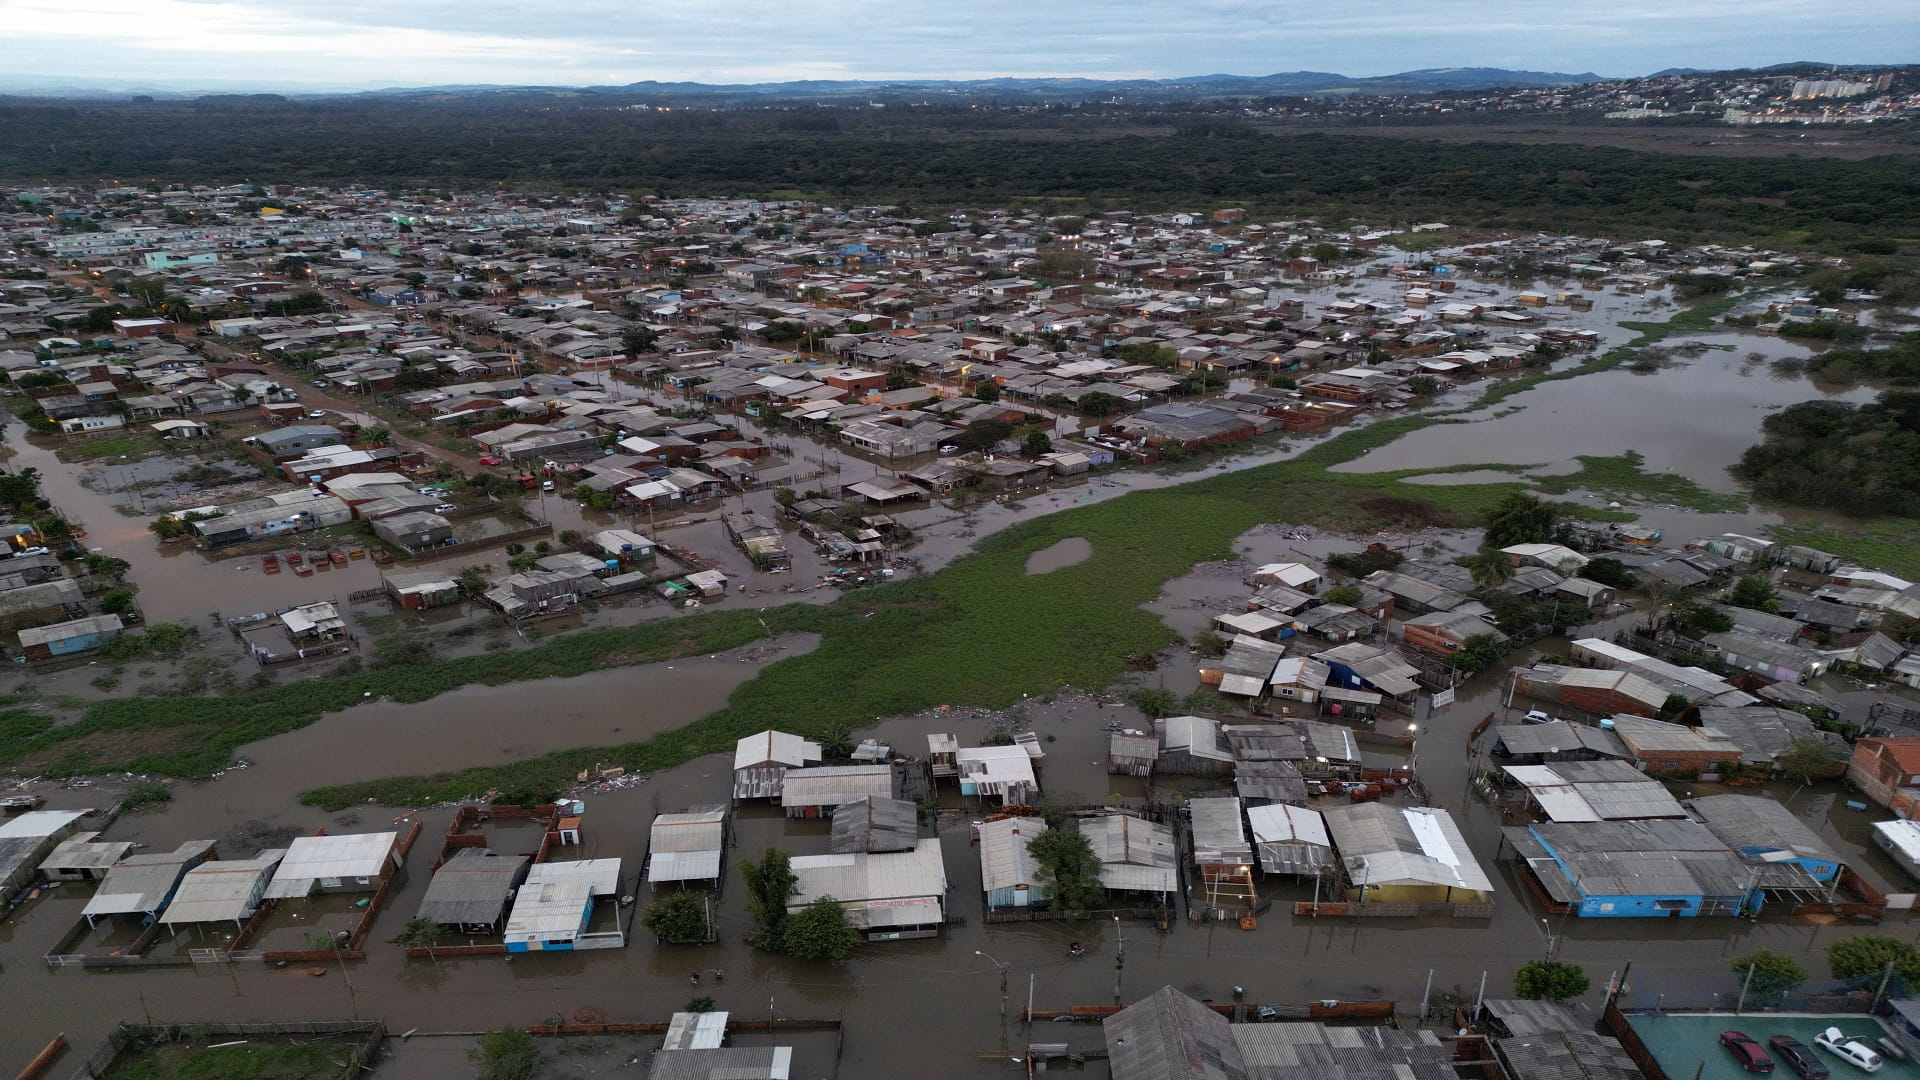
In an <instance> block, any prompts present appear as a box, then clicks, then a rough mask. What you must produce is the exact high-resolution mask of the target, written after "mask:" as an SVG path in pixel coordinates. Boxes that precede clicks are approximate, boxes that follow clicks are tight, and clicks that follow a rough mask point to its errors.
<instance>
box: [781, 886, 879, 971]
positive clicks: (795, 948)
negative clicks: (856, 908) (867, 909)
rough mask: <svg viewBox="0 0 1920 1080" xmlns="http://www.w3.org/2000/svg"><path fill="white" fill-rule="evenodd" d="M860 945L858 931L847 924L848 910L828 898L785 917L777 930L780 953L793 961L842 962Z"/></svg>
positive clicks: (838, 902) (822, 898)
mask: <svg viewBox="0 0 1920 1080" xmlns="http://www.w3.org/2000/svg"><path fill="white" fill-rule="evenodd" d="M858 944H860V931H858V930H855V929H854V928H853V926H852V924H850V923H848V922H847V909H846V908H844V907H841V906H840V901H838V900H835V899H834V898H833V897H831V896H822V897H818V898H816V899H815V900H814V901H813V902H811V903H809V904H808V905H807V906H806V907H803V908H801V909H800V910H799V911H796V912H794V913H793V914H791V915H789V916H787V920H786V923H785V924H784V925H783V926H782V927H781V929H780V951H781V952H783V953H786V954H787V955H788V956H791V957H793V958H794V959H796V960H845V959H846V958H847V957H849V956H851V955H853V948H854V946H856V945H858Z"/></svg>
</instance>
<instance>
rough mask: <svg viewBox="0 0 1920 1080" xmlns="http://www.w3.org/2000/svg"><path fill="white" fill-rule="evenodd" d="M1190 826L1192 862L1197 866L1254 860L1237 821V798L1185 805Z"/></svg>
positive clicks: (1239, 820) (1238, 804)
mask: <svg viewBox="0 0 1920 1080" xmlns="http://www.w3.org/2000/svg"><path fill="white" fill-rule="evenodd" d="M1187 810H1188V812H1189V813H1190V814H1191V817H1192V823H1193V860H1194V862H1196V863H1211V864H1236V863H1247V862H1252V861H1253V849H1252V848H1251V847H1250V846H1248V844H1247V830H1246V827H1245V825H1244V823H1243V822H1242V821H1241V818H1240V799H1239V797H1237V796H1235V797H1232V798H1219V799H1192V800H1189V801H1188V803H1187Z"/></svg>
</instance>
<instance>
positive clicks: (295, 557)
mask: <svg viewBox="0 0 1920 1080" xmlns="http://www.w3.org/2000/svg"><path fill="white" fill-rule="evenodd" d="M306 561H307V559H306V556H304V555H302V554H300V553H299V552H297V551H289V552H287V565H288V566H299V565H300V564H301V563H303V562H306Z"/></svg>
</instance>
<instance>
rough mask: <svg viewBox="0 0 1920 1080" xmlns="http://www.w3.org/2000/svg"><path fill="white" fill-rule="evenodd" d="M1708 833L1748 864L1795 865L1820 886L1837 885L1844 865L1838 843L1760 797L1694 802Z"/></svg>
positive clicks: (1709, 798) (1713, 797)
mask: <svg viewBox="0 0 1920 1080" xmlns="http://www.w3.org/2000/svg"><path fill="white" fill-rule="evenodd" d="M1687 809H1689V810H1691V811H1693V814H1694V816H1695V817H1697V818H1699V819H1700V823H1701V824H1703V825H1705V826H1706V827H1707V831H1708V832H1711V833H1712V834H1713V835H1714V836H1715V837H1717V838H1718V839H1719V840H1720V842H1721V843H1723V844H1725V845H1727V846H1728V847H1730V848H1732V849H1733V850H1735V851H1737V852H1739V853H1740V854H1741V855H1742V856H1743V857H1745V858H1747V859H1760V860H1763V861H1765V862H1767V863H1768V864H1770V865H1779V864H1781V863H1793V864H1795V865H1797V866H1799V867H1800V868H1801V869H1803V870H1805V871H1806V872H1807V874H1808V876H1810V877H1812V878H1813V880H1815V881H1821V882H1827V881H1832V880H1834V879H1835V878H1838V877H1839V876H1840V869H1841V865H1842V864H1843V863H1844V861H1845V860H1843V859H1842V858H1841V857H1840V854H1839V852H1838V851H1837V850H1836V849H1835V848H1834V846H1833V845H1832V844H1829V843H1827V842H1826V841H1825V840H1822V839H1821V838H1820V834H1819V833H1816V832H1814V831H1813V827H1812V826H1810V825H1808V824H1807V823H1806V822H1805V821H1802V820H1801V819H1800V817H1799V816H1798V815H1796V814H1795V813H1794V812H1793V811H1792V810H1790V809H1788V808H1787V807H1786V806H1784V805H1782V804H1781V803H1778V802H1775V801H1774V800H1772V799H1768V798H1762V797H1760V796H1757V795H1709V796H1706V797H1705V798H1700V799H1689V800H1688V801H1687Z"/></svg>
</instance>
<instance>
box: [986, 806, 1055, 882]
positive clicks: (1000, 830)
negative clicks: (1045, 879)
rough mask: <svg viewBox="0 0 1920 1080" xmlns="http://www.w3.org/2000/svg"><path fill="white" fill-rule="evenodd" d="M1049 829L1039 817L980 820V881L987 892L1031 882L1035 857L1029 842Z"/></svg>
mask: <svg viewBox="0 0 1920 1080" xmlns="http://www.w3.org/2000/svg"><path fill="white" fill-rule="evenodd" d="M1046 831H1047V823H1046V822H1044V821H1042V820H1040V819H1039V818H1029V817H1015V818H1001V819H999V820H998V821H983V822H981V823H980V883H981V888H983V889H985V890H986V891H987V892H994V891H995V890H998V889H1011V888H1015V887H1018V886H1021V885H1031V884H1033V881H1034V863H1033V859H1032V858H1030V857H1029V856H1028V855H1027V845H1028V844H1030V843H1032V842H1033V838H1034V837H1036V836H1039V835H1040V834H1041V833H1043V832H1046Z"/></svg>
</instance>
